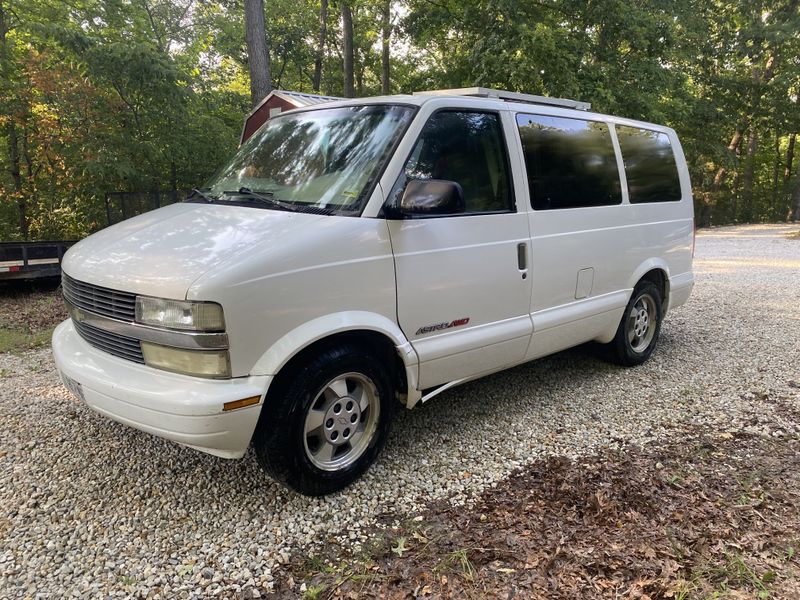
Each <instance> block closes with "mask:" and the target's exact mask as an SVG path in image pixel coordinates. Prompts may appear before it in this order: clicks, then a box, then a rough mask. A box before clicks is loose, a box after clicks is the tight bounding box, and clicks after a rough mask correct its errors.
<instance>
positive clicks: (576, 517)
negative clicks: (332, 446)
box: [276, 430, 800, 600]
mask: <svg viewBox="0 0 800 600" xmlns="http://www.w3.org/2000/svg"><path fill="white" fill-rule="evenodd" d="M798 501H800V442H799V441H798V440H797V439H793V438H790V439H771V438H767V437H754V436H749V435H746V434H740V435H736V436H734V435H731V434H721V435H719V436H716V437H713V438H712V437H709V436H707V435H704V434H703V433H702V432H699V431H689V430H685V431H679V430H676V431H675V436H674V439H673V441H672V442H671V443H666V444H664V445H663V446H662V447H660V448H659V449H658V450H642V449H640V448H633V447H632V448H626V449H624V450H617V451H603V452H600V453H599V454H597V455H595V456H592V457H587V458H585V459H581V460H579V461H576V462H570V461H569V460H567V459H564V458H550V459H546V460H540V461H537V462H535V463H533V464H532V465H530V466H529V467H526V468H525V469H523V470H522V471H519V472H517V473H516V474H514V475H513V476H511V477H510V478H509V479H508V480H506V481H504V482H503V483H501V484H500V485H499V486H498V487H497V488H496V489H494V490H490V491H487V492H485V493H484V494H483V495H482V496H481V497H480V498H479V499H478V501H477V502H476V504H475V507H474V509H470V510H464V509H463V508H458V507H453V506H451V505H450V504H449V503H447V502H437V503H434V504H432V505H431V506H430V507H429V508H428V510H426V511H425V512H424V513H423V516H422V517H417V518H416V519H410V520H408V521H407V522H406V523H405V524H403V525H402V526H400V527H395V528H390V529H389V530H388V531H389V533H388V534H386V535H380V534H376V536H374V537H373V538H372V539H371V540H370V544H369V545H368V548H369V549H368V550H367V551H366V552H364V553H363V554H362V555H360V556H358V557H355V558H351V559H349V560H344V561H342V562H339V561H338V560H336V558H335V557H334V560H333V561H325V560H324V559H325V556H324V555H322V556H321V557H320V558H311V559H308V560H306V561H303V562H296V563H295V564H294V565H293V573H294V578H295V580H297V581H298V583H299V582H303V583H304V585H305V589H306V590H311V591H312V593H313V594H316V595H314V596H313V597H316V598H412V597H414V598H428V597H430V598H443V597H446V598H486V597H490V598H532V597H535V598H564V599H574V598H599V597H603V598H610V597H616V598H640V599H646V598H650V599H653V600H655V599H657V598H688V597H692V598H694V597H698V598H707V597H714V598H716V597H726V598H768V597H773V598H787V599H788V598H797V597H800V580H799V579H798V571H799V570H800V561H799V560H798V558H799V557H798V552H799V551H800V515H798ZM295 590H296V588H295ZM292 593H293V590H291V589H289V588H286V587H284V588H283V589H277V590H276V595H277V596H279V597H291V596H292Z"/></svg>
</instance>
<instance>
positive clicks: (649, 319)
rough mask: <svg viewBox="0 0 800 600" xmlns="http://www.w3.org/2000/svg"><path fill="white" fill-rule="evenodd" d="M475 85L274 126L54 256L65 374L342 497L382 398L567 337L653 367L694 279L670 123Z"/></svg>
mask: <svg viewBox="0 0 800 600" xmlns="http://www.w3.org/2000/svg"><path fill="white" fill-rule="evenodd" d="M588 108H589V107H588V105H586V104H584V103H581V102H576V101H571V100H562V99H551V98H542V97H538V96H527V95H522V94H514V93H510V92H500V91H497V90H487V89H484V88H471V89H465V90H445V91H436V92H425V93H419V94H414V95H408V96H389V97H381V98H368V99H361V100H347V101H341V102H331V103H326V104H321V105H316V106H313V107H309V108H306V109H299V110H293V111H290V112H287V113H284V114H281V115H280V116H277V117H275V118H272V119H270V120H269V121H268V122H267V123H266V124H265V125H264V126H263V127H261V129H260V130H259V131H258V132H257V133H256V134H255V135H254V136H253V137H252V138H250V139H249V140H248V141H247V142H246V143H245V144H244V145H242V147H241V148H240V149H239V151H238V152H237V153H236V154H235V155H234V157H233V158H232V159H231V160H230V162H229V163H228V164H226V165H225V166H224V167H223V168H222V169H221V170H220V171H219V172H218V173H217V174H216V175H215V176H214V177H213V178H212V179H211V181H210V182H209V184H208V187H207V188H204V189H203V190H197V191H196V192H195V193H194V195H193V196H192V197H190V198H189V199H188V201H186V202H183V203H180V204H176V205H172V206H168V207H165V208H161V209H159V210H156V211H153V212H149V213H147V214H144V215H141V216H139V217H135V218H133V219H130V220H128V221H124V222H122V223H120V224H118V225H115V226H113V227H109V228H108V229H105V230H103V231H101V232H99V233H97V234H95V235H92V236H91V237H89V238H87V239H85V240H83V241H82V242H80V243H78V244H76V245H75V246H73V247H72V249H70V250H69V252H68V253H67V255H66V257H65V259H64V262H63V271H64V275H63V291H64V297H65V299H66V302H67V304H68V308H69V310H70V316H71V318H70V319H69V320H67V321H65V322H64V323H62V324H61V325H59V327H58V328H57V329H56V331H55V333H54V334H53V351H54V354H55V360H56V365H57V366H58V369H59V370H60V371H61V373H62V374H63V378H64V381H65V383H66V385H67V387H68V388H69V389H70V390H71V391H73V392H74V393H75V394H77V395H78V396H79V397H80V398H82V399H83V400H84V401H85V402H86V403H87V404H88V405H89V406H91V407H92V408H93V409H95V410H96V411H98V412H100V413H102V414H104V415H106V416H108V417H109V418H111V419H114V420H116V421H119V422H121V423H125V424H127V425H130V426H132V427H136V428H138V429H141V430H144V431H147V432H150V433H152V434H155V435H158V436H161V437H165V438H168V439H170V440H174V441H176V442H179V443H181V444H185V445H187V446H191V447H193V448H196V449H198V450H202V451H204V452H208V453H211V454H214V455H217V456H222V457H226V458H239V457H241V456H243V455H244V453H245V452H246V450H247V448H248V446H250V444H251V443H252V445H253V446H254V449H255V453H256V455H257V457H258V460H259V461H260V463H261V464H262V466H263V467H264V468H265V470H266V471H267V472H268V473H269V474H270V475H272V476H273V477H274V478H275V479H277V480H279V481H281V482H283V483H284V484H286V485H287V486H289V487H291V488H293V489H295V490H297V491H299V492H301V493H304V494H309V495H321V494H326V493H329V492H333V491H335V490H339V489H341V488H342V487H344V486H346V485H347V484H349V483H351V482H352V481H354V480H355V479H356V478H358V477H359V476H360V475H361V474H362V473H364V471H365V470H366V469H367V468H368V467H369V465H370V464H371V463H372V462H373V461H374V460H375V458H376V457H377V455H378V453H379V452H380V451H381V449H382V447H383V445H384V443H385V441H386V438H387V433H388V431H389V425H390V423H391V420H392V413H393V411H394V410H395V406H396V404H397V401H398V400H400V402H401V403H402V404H404V405H405V406H406V407H408V408H411V407H413V406H414V405H416V404H417V403H419V402H424V401H426V400H427V399H429V398H431V397H433V396H434V395H435V394H437V393H439V392H441V391H442V390H445V389H447V388H448V387H451V386H453V385H457V384H459V383H462V382H464V381H467V380H470V379H475V378H477V377H480V376H482V375H486V374H488V373H492V372H496V371H499V370H501V369H506V368H508V367H511V366H514V365H518V364H520V363H524V362H526V361H529V360H533V359H535V358H538V357H541V356H544V355H547V354H551V353H553V352H557V351H559V350H563V349H565V348H568V347H570V346H574V345H576V344H581V343H583V342H588V341H592V340H594V341H596V342H601V343H604V344H608V346H609V350H610V354H611V355H613V356H614V357H615V358H616V360H617V361H618V362H620V363H621V364H623V365H637V364H639V363H642V362H644V361H645V360H647V358H648V357H649V356H650V354H651V353H652V352H653V349H654V348H655V346H656V343H657V341H658V335H659V329H660V326H661V321H662V319H663V318H664V315H665V314H666V313H667V310H668V309H672V308H674V307H677V306H680V305H681V304H683V303H684V302H686V300H687V298H688V297H689V294H690V291H691V289H692V285H693V281H694V278H693V275H692V250H693V232H694V227H693V210H692V194H691V188H690V185H689V175H688V172H687V169H686V162H685V159H684V156H683V152H682V150H681V145H680V143H679V142H678V138H677V137H676V135H675V132H674V131H673V130H672V129H669V128H667V127H661V126H659V125H653V124H650V123H641V122H638V121H631V120H629V119H621V118H617V117H610V116H607V115H602V114H597V113H592V112H589V110H588Z"/></svg>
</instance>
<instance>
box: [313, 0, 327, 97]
mask: <svg viewBox="0 0 800 600" xmlns="http://www.w3.org/2000/svg"><path fill="white" fill-rule="evenodd" d="M327 37H328V0H320V4H319V34H317V51H316V53H315V56H314V79H313V80H312V84H311V87H312V88H313V89H314V91H315V92H319V88H320V85H322V59H323V58H324V57H325V40H326V39H327Z"/></svg>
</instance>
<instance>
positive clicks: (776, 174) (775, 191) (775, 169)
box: [772, 128, 782, 217]
mask: <svg viewBox="0 0 800 600" xmlns="http://www.w3.org/2000/svg"><path fill="white" fill-rule="evenodd" d="M781 158H782V157H781V133H780V131H778V129H777V128H776V129H775V160H774V161H773V163H772V207H773V208H772V211H773V217H776V216H777V215H780V213H781V207H780V203H781V202H780V184H779V183H778V182H779V181H780V171H781Z"/></svg>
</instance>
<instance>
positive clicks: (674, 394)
mask: <svg viewBox="0 0 800 600" xmlns="http://www.w3.org/2000/svg"><path fill="white" fill-rule="evenodd" d="M798 229H800V228H799V227H797V226H782V225H765V226H748V227H735V228H719V229H713V230H710V231H708V232H704V233H702V234H700V235H698V237H697V253H696V260H695V269H696V275H697V284H696V286H695V291H694V293H693V296H692V299H691V300H690V302H689V304H688V305H687V306H685V307H683V308H680V309H677V310H676V311H675V312H673V313H670V315H669V316H668V317H667V320H666V321H665V323H664V326H663V329H662V337H661V343H660V347H659V349H658V350H657V351H656V353H655V355H654V356H653V358H652V360H651V361H650V362H648V363H647V364H646V365H644V366H642V367H639V368H636V369H621V368H618V367H615V366H611V365H609V364H607V363H605V362H603V361H601V360H600V359H598V358H597V357H596V355H595V354H594V353H593V351H592V350H591V349H586V348H580V349H576V350H571V351H568V352H564V353H561V354H558V355H556V356H554V357H551V358H548V359H544V360H540V361H538V362H535V363H531V364H528V365H523V366H521V367H517V368H515V369H513V370H510V371H507V372H504V373H501V374H498V375H494V376H491V377H488V378H486V379H483V380H480V381H477V382H473V383H471V384H467V385H464V386H462V387H460V388H455V389H453V390H451V391H449V392H445V393H443V394H442V395H441V396H439V397H437V398H436V399H435V400H432V401H431V402H430V403H429V404H426V405H424V406H422V407H420V408H418V409H415V410H414V411H405V412H401V413H399V416H398V418H397V420H396V422H395V426H394V430H393V435H392V436H391V438H390V440H389V444H388V446H387V449H386V452H385V454H384V455H383V458H382V459H381V460H380V461H379V462H378V464H377V465H375V466H374V467H373V468H372V469H371V471H370V472H369V473H368V474H367V476H366V477H365V478H364V479H363V480H361V481H360V482H358V483H357V484H356V485H354V486H353V487H351V488H350V489H348V490H346V491H344V492H343V493H339V494H336V495H334V496H330V497H327V498H322V499H309V498H305V497H300V496H297V495H295V494H292V493H290V492H287V491H286V490H284V489H283V488H281V487H279V486H277V485H276V484H273V483H272V482H271V481H270V480H269V479H267V478H266V477H265V476H264V475H262V473H261V472H260V470H259V468H258V466H257V465H256V462H255V459H254V457H253V456H252V455H248V456H247V457H246V458H245V459H244V460H242V461H233V462H229V461H225V460H222V459H217V458H214V457H211V456H207V455H204V454H201V453H199V452H195V451H193V450H189V449H185V448H182V447H180V446H177V445H173V444H171V443H168V442H164V441H161V440H159V439H157V438H153V437H150V436H148V435H146V434H144V433H139V432H137V431H135V430H132V429H128V428H126V427H123V426H121V425H117V424H115V423H113V422H111V421H108V420H106V419H105V418H102V417H100V416H98V415H96V414H94V413H93V412H91V411H90V410H89V409H88V408H86V407H84V406H83V405H81V404H80V403H79V402H78V401H77V400H75V399H74V398H72V397H71V396H69V395H68V393H67V392H66V391H65V390H64V388H63V387H62V386H61V384H60V382H59V380H58V378H57V376H56V373H55V370H54V367H53V363H52V360H51V358H50V354H49V352H48V351H36V352H31V353H28V354H25V355H23V356H11V355H0V427H2V429H1V430H0V598H5V597H12V598H13V597H25V596H32V597H33V596H35V595H36V594H37V593H40V594H42V595H41V596H40V597H43V598H47V597H52V598H57V597H59V598H60V597H64V596H68V595H70V594H71V595H73V596H78V597H80V596H84V595H85V596H97V595H100V594H103V595H113V596H131V595H133V596H141V597H162V598H164V597H197V596H212V595H217V596H222V597H231V596H238V595H241V596H242V597H256V596H258V595H259V593H260V594H262V595H263V594H264V593H265V592H267V591H268V590H269V589H270V588H271V586H272V584H273V581H274V579H275V578H280V577H281V569H280V565H281V563H285V562H286V561H288V560H289V558H290V556H293V555H300V556H302V555H303V554H304V553H305V552H306V551H308V549H309V548H310V547H311V546H313V545H314V544H326V543H327V544H341V545H343V546H344V547H345V548H348V549H351V550H352V549H354V548H355V549H357V547H358V546H357V545H358V544H359V540H363V539H364V535H365V534H366V533H368V532H369V530H370V528H372V527H374V524H375V517H376V515H379V514H381V513H393V514H397V515H398V518H400V517H401V516H404V515H411V514H415V513H416V512H418V511H419V510H421V509H422V508H423V507H424V505H425V503H426V502H428V501H429V500H431V499H434V498H441V497H446V496H451V497H452V501H453V502H456V503H460V502H467V503H468V501H469V499H470V498H471V497H473V496H474V495H475V494H476V493H477V492H479V491H481V490H482V489H484V488H485V487H486V486H487V485H492V484H493V483H495V482H497V481H498V480H500V479H502V478H503V477H505V476H507V475H508V474H509V473H510V472H511V471H512V470H514V469H515V468H516V467H518V466H519V465H521V464H523V463H526V462H530V461H532V460H533V459H535V458H539V457H542V456H545V455H551V454H560V455H567V456H574V455H578V454H584V453H588V452H592V451H593V450H597V449H599V448H602V447H618V446H624V445H627V444H631V443H634V444H640V445H648V444H658V442H659V440H662V439H665V438H668V437H673V436H674V435H675V433H674V430H675V426H677V425H679V424H681V423H686V422H692V423H695V424H697V423H699V424H703V425H706V426H708V427H709V429H711V430H716V431H735V430H741V429H745V430H747V431H750V432H753V433H759V434H765V435H772V436H782V435H787V434H791V435H796V434H797V433H798V429H797V427H798V425H797V424H798V423H800V417H799V416H798V415H800V316H798V315H800V239H789V238H787V234H789V233H790V232H792V231H797V230H798Z"/></svg>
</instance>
